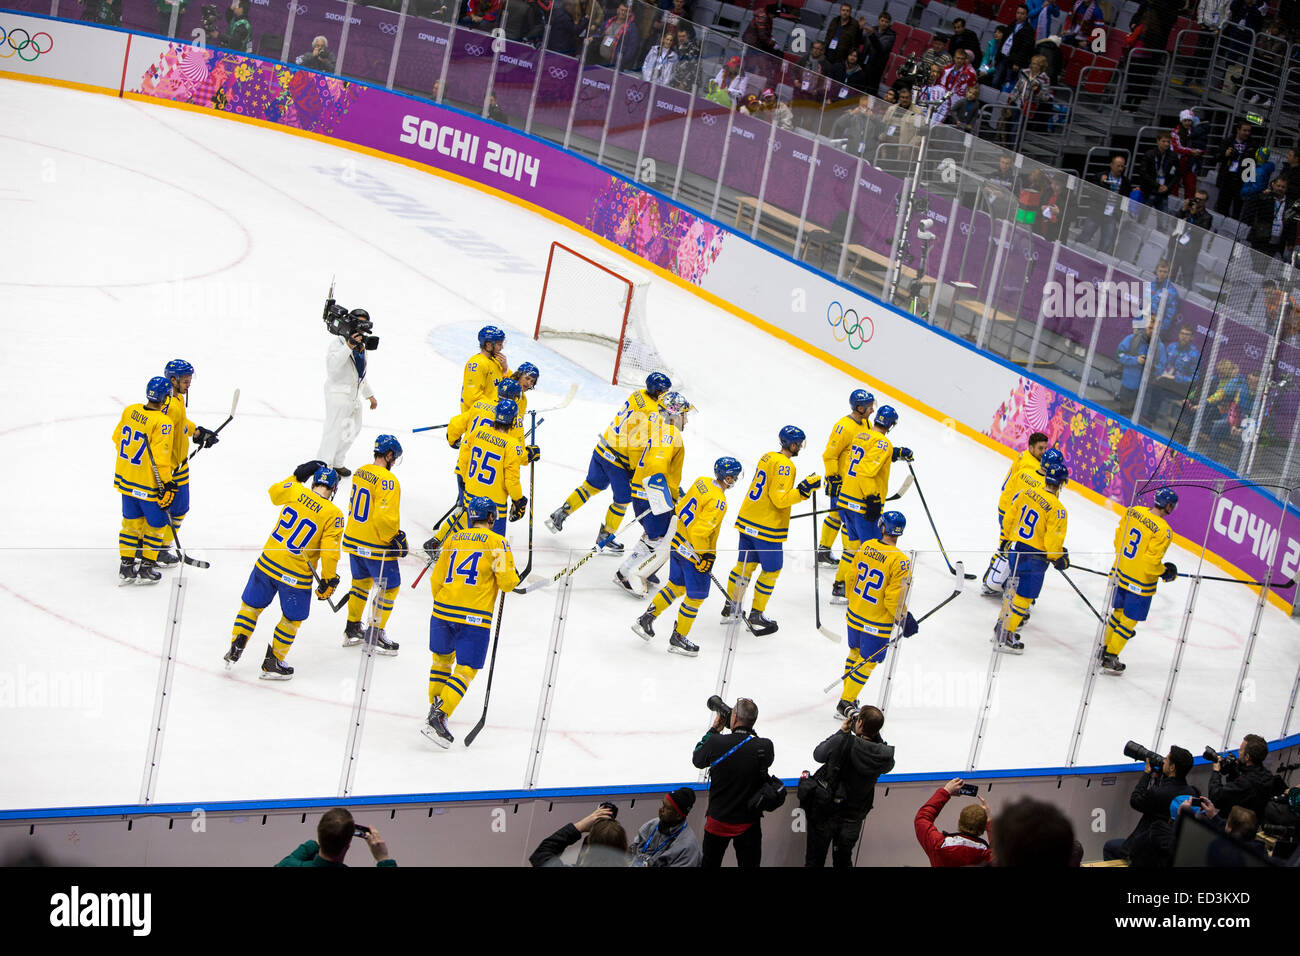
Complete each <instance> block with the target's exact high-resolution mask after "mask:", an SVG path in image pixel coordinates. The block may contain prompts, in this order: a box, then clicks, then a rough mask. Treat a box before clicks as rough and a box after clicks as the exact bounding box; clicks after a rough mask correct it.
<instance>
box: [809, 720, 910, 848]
mask: <svg viewBox="0 0 1300 956" xmlns="http://www.w3.org/2000/svg"><path fill="white" fill-rule="evenodd" d="M884 726H885V715H884V713H883V712H882V711H881V710H880V709H879V708H878V707H863V708H862V709H861V710H860V711H858V712H857V713H856V714H854V715H853V716H851V717H848V718H846V719H845V721H844V723H843V724H841V725H840V729H839V730H838V731H836V732H835V733H833V734H831V735H830V736H829V737H827V738H826V739H825V740H823V741H822V742H821V743H819V744H818V745H817V747H816V749H814V750H813V759H814V760H816V761H817V762H818V763H820V764H825V765H826V768H827V769H826V786H827V787H828V788H829V789H830V791H831V793H830V803H829V805H825V806H822V805H818V806H808V807H807V808H806V812H807V814H808V848H807V852H806V853H805V856H804V866H810V867H823V866H825V865H826V851H827V850H828V849H829V850H830V851H831V865H832V866H834V867H835V868H837V869H838V868H841V867H851V866H852V865H853V848H854V847H855V846H856V845H857V843H858V837H860V836H861V835H862V826H863V824H864V823H865V822H866V819H867V814H869V813H870V812H871V808H872V806H873V805H874V804H875V798H876V781H877V780H878V779H879V778H880V775H881V774H885V773H889V771H891V770H893V769H894V748H893V747H891V746H889V744H888V743H886V742H885V740H884V738H882V737H881V736H880V731H881V729H882V728H883V727H884Z"/></svg>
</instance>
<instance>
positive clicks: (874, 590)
mask: <svg viewBox="0 0 1300 956" xmlns="http://www.w3.org/2000/svg"><path fill="white" fill-rule="evenodd" d="M853 574H854V577H853V587H852V588H850V589H849V594H848V598H849V608H848V612H847V617H846V619H847V621H848V624H849V627H851V628H853V629H854V630H858V631H862V632H863V633H864V634H869V635H872V636H874V637H888V636H889V632H890V630H891V629H892V628H893V626H894V619H895V617H896V616H897V614H898V604H899V601H900V600H901V599H902V596H903V592H904V590H905V589H906V587H907V582H908V580H909V579H910V578H911V576H912V559H911V558H909V557H908V556H907V555H906V554H904V553H903V552H902V551H901V550H899V548H898V546H897V545H893V544H885V542H883V541H879V540H877V541H866V542H863V544H862V546H861V547H860V548H858V553H857V556H856V557H855V558H854V561H853Z"/></svg>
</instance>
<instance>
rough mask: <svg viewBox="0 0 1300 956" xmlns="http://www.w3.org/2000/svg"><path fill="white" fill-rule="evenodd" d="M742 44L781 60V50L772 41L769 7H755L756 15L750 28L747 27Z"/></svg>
mask: <svg viewBox="0 0 1300 956" xmlns="http://www.w3.org/2000/svg"><path fill="white" fill-rule="evenodd" d="M740 42H741V43H743V44H745V46H748V47H751V48H753V49H754V50H757V51H761V52H763V53H766V54H768V55H769V56H774V57H776V58H778V59H780V57H781V48H780V47H779V46H777V45H776V43H775V42H773V40H772V14H771V13H770V12H768V9H767V7H765V6H756V7H754V15H753V16H752V17H750V20H749V26H747V27H745V32H744V33H743V34H742V35H741V37H740Z"/></svg>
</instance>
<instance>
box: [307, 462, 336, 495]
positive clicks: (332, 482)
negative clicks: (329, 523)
mask: <svg viewBox="0 0 1300 956" xmlns="http://www.w3.org/2000/svg"><path fill="white" fill-rule="evenodd" d="M317 485H324V486H325V487H326V488H328V489H329V490H330V497H331V498H332V497H334V492H335V490H336V489H337V488H338V486H339V473H338V472H337V471H335V470H334V469H333V468H330V467H329V466H328V465H322V466H321V467H320V468H317V469H316V471H315V472H314V473H313V474H312V476H311V486H312V487H313V488H315V487H316V486H317Z"/></svg>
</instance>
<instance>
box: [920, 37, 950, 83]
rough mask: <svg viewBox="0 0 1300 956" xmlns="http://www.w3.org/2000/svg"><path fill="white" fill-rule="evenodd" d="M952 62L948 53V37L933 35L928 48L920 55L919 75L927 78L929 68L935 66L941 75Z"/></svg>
mask: <svg viewBox="0 0 1300 956" xmlns="http://www.w3.org/2000/svg"><path fill="white" fill-rule="evenodd" d="M952 62H953V58H952V56H950V55H949V53H948V36H947V35H946V34H943V33H935V34H933V35H932V36H931V37H930V48H929V49H928V50H926V51H925V52H924V53H922V54H921V75H922V76H924V77H927V78H928V77H929V76H930V67H932V66H936V65H937V66H938V67H939V72H940V73H942V72H943V71H944V70H945V69H946V68H947V67H948V64H950V63H952Z"/></svg>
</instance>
